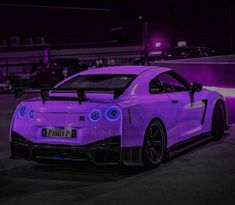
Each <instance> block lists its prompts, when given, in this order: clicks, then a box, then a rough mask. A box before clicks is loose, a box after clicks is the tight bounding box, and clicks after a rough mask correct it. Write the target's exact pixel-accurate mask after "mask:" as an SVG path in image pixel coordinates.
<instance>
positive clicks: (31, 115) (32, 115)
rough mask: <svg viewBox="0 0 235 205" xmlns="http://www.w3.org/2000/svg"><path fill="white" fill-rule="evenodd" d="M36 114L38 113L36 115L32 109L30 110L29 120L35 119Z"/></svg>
mask: <svg viewBox="0 0 235 205" xmlns="http://www.w3.org/2000/svg"><path fill="white" fill-rule="evenodd" d="M35 114H36V113H35V111H34V110H32V109H31V110H29V112H28V118H29V119H33V118H34V117H35Z"/></svg>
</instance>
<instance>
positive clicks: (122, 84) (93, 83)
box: [59, 75, 136, 90]
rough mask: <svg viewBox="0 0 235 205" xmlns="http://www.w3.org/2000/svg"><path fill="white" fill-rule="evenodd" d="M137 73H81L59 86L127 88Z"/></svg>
mask: <svg viewBox="0 0 235 205" xmlns="http://www.w3.org/2000/svg"><path fill="white" fill-rule="evenodd" d="M135 77H136V75H79V76H77V77H75V78H73V79H71V80H69V81H67V82H65V83H64V84H62V85H61V86H59V88H76V89H77V88H89V89H92V88H94V89H95V88H98V89H104V90H105V89H114V88H123V89H126V88H127V87H128V86H129V85H130V84H131V82H132V81H133V80H134V79H135Z"/></svg>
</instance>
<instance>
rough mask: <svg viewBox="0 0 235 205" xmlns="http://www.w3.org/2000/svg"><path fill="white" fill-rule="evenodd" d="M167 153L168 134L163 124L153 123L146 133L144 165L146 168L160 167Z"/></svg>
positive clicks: (155, 121)
mask: <svg viewBox="0 0 235 205" xmlns="http://www.w3.org/2000/svg"><path fill="white" fill-rule="evenodd" d="M165 153H166V134H165V131H164V127H163V125H162V123H161V122H160V121H158V120H154V121H152V122H151V123H150V124H149V126H148V128H147V130H146V133H145V138H144V145H143V164H144V166H145V167H146V168H155V167H157V166H159V165H160V164H161V162H162V160H163V158H164V156H165Z"/></svg>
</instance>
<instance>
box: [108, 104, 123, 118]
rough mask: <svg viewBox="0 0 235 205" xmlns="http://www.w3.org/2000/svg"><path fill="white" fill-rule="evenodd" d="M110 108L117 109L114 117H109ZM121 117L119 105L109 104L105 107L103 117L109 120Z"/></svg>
mask: <svg viewBox="0 0 235 205" xmlns="http://www.w3.org/2000/svg"><path fill="white" fill-rule="evenodd" d="M111 110H116V111H117V116H116V117H114V118H113V117H111V116H110V111H111ZM120 117H121V110H120V108H119V107H117V106H110V107H109V108H108V109H106V111H105V118H106V119H107V120H109V121H116V120H118V119H119V118H120Z"/></svg>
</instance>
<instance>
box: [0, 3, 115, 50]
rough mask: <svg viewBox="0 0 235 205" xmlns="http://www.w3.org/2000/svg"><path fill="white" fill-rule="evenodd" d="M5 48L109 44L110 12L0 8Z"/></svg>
mask: <svg viewBox="0 0 235 205" xmlns="http://www.w3.org/2000/svg"><path fill="white" fill-rule="evenodd" d="M0 25H1V32H0V42H1V44H2V46H3V45H6V44H7V45H18V44H20V45H32V44H44V43H47V44H50V45H58V44H59V45H60V44H74V43H87V42H89V43H92V42H109V41H110V40H111V39H110V27H111V25H110V10H108V9H92V8H74V7H73V8H72V7H55V6H29V5H28V6H25V5H6V4H0Z"/></svg>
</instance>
